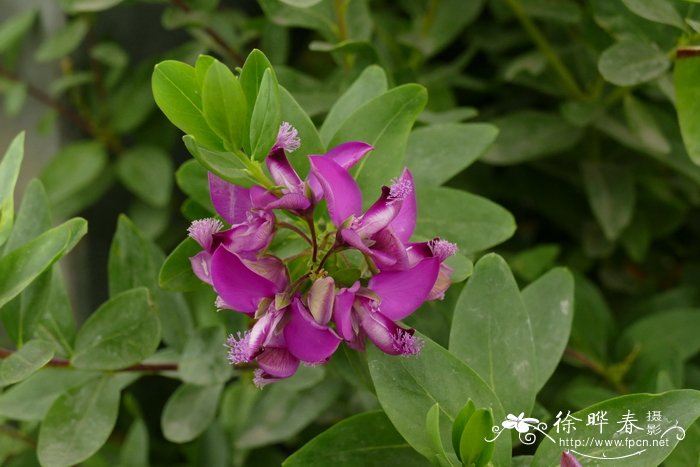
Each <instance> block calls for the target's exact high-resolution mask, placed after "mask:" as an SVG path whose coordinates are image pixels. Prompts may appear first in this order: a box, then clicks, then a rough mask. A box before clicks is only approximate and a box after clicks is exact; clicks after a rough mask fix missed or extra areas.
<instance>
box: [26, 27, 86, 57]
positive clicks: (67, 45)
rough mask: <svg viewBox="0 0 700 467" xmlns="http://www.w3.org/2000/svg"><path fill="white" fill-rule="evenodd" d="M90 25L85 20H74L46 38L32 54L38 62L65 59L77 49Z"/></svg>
mask: <svg viewBox="0 0 700 467" xmlns="http://www.w3.org/2000/svg"><path fill="white" fill-rule="evenodd" d="M89 28H90V25H89V24H88V22H87V19H85V18H80V17H79V18H76V19H74V20H72V21H71V22H70V23H68V24H67V25H66V26H65V27H64V28H63V29H61V30H60V31H58V32H57V33H55V34H53V35H52V36H50V37H47V38H46V39H45V40H44V42H42V43H41V45H40V46H39V49H38V50H37V51H36V53H35V54H34V59H35V60H36V61H38V62H48V61H50V60H56V59H59V58H62V57H65V56H66V55H68V54H69V53H71V52H73V51H74V50H75V49H77V48H78V46H79V45H80V43H81V42H83V39H84V38H85V36H86V35H87V32H88V29H89Z"/></svg>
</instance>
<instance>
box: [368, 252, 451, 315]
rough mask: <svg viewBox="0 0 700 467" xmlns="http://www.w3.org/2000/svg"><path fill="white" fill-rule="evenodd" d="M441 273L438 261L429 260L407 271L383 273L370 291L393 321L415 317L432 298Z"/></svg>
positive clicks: (378, 275)
mask: <svg viewBox="0 0 700 467" xmlns="http://www.w3.org/2000/svg"><path fill="white" fill-rule="evenodd" d="M439 270H440V261H439V260H438V259H437V258H427V259H424V260H423V261H421V262H419V263H418V264H417V265H415V266H413V267H412V268H411V269H407V270H405V271H388V272H380V273H379V274H377V275H376V276H374V277H372V278H371V279H370V280H369V284H368V287H369V288H370V289H371V290H373V291H374V292H375V293H376V294H377V295H379V297H380V298H381V303H380V305H379V309H380V310H381V312H382V313H383V314H384V315H385V316H387V317H388V318H390V319H394V320H400V319H403V318H405V317H406V316H408V315H410V314H411V313H413V312H414V311H415V310H416V309H418V307H419V306H421V305H422V304H423V302H424V301H425V300H426V298H427V297H428V294H429V293H430V290H431V289H432V288H433V285H434V284H435V281H436V280H437V277H438V272H439Z"/></svg>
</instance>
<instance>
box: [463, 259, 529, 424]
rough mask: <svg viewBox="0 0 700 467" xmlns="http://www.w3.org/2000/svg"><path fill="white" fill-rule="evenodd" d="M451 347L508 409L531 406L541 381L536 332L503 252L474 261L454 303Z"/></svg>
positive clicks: (520, 410)
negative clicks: (455, 304) (467, 280)
mask: <svg viewBox="0 0 700 467" xmlns="http://www.w3.org/2000/svg"><path fill="white" fill-rule="evenodd" d="M450 352H452V353H453V354H454V355H456V356H457V357H460V358H461V359H463V360H464V362H465V363H466V364H467V365H469V366H470V367H471V368H472V369H474V371H476V372H477V373H478V374H479V375H480V376H481V377H482V378H483V379H484V381H486V382H487V384H488V385H489V386H490V387H491V389H493V391H494V392H495V393H496V395H497V396H498V397H499V399H500V401H501V403H502V404H503V408H504V409H505V410H506V412H507V413H515V412H517V413H520V412H527V411H529V410H530V409H531V408H532V406H533V404H534V402H535V394H536V383H537V364H536V361H535V346H534V338H533V332H532V328H531V324H530V319H529V317H528V314H527V310H526V309H525V305H524V303H523V300H522V298H521V297H520V291H519V290H518V285H517V284H516V283H515V279H514V278H513V275H512V274H511V272H510V269H509V268H508V265H507V264H506V262H505V261H504V260H503V259H502V258H501V257H500V256H498V255H495V254H493V253H492V254H489V255H486V256H484V257H483V258H481V259H480V260H479V262H477V263H476V265H475V266H474V273H473V274H472V277H471V279H469V282H467V285H466V286H465V287H464V289H463V290H462V294H461V295H460V297H459V301H458V302H457V306H456V307H455V313H454V317H453V319H452V330H451V332H450ZM475 404H476V406H477V407H483V404H479V403H478V401H476V400H475Z"/></svg>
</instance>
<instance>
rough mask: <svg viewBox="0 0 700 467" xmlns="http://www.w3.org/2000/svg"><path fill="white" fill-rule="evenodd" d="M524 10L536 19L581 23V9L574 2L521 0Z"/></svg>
mask: <svg viewBox="0 0 700 467" xmlns="http://www.w3.org/2000/svg"><path fill="white" fill-rule="evenodd" d="M521 3H522V5H523V10H525V12H526V13H527V14H528V15H530V16H533V17H535V18H542V19H544V20H552V21H560V22H562V23H578V22H579V21H581V7H580V6H579V5H578V4H577V3H576V2H574V1H572V0H521Z"/></svg>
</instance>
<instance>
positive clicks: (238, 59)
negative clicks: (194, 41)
mask: <svg viewBox="0 0 700 467" xmlns="http://www.w3.org/2000/svg"><path fill="white" fill-rule="evenodd" d="M170 3H172V4H173V5H174V6H176V7H177V8H179V9H180V10H182V11H184V12H185V13H189V12H190V11H192V8H190V7H189V6H188V5H187V4H186V3H185V2H184V0H171V2H170ZM202 30H203V31H204V32H205V33H207V35H208V36H209V37H211V39H212V40H213V41H214V42H215V43H216V44H217V45H218V46H219V47H221V48H222V49H223V50H224V52H226V55H228V56H229V58H230V59H231V60H233V62H234V63H237V64H241V65H242V64H243V62H245V57H243V56H242V55H240V54H239V53H238V52H236V50H235V49H234V48H233V47H231V46H230V45H229V44H228V43H227V42H226V41H225V40H224V38H223V37H221V35H219V33H218V32H216V31H214V30H213V29H212V28H210V27H209V26H204V27H203V28H202Z"/></svg>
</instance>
